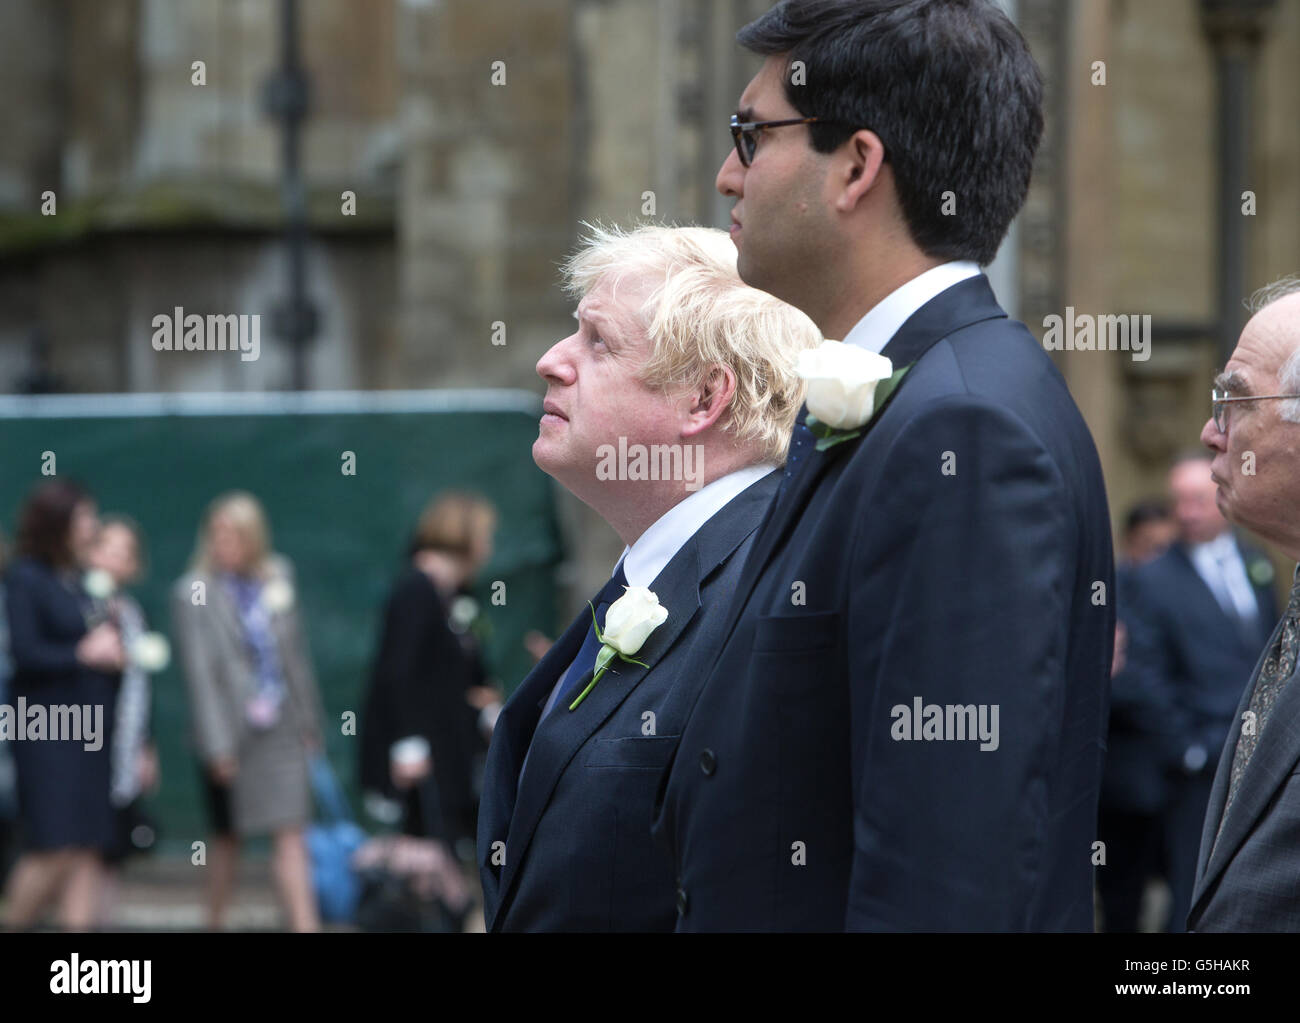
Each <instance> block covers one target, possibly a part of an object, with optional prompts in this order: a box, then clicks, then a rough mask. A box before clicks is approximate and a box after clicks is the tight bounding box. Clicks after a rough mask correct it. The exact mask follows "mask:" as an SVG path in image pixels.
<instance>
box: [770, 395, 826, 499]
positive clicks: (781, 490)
mask: <svg viewBox="0 0 1300 1023" xmlns="http://www.w3.org/2000/svg"><path fill="white" fill-rule="evenodd" d="M807 415H808V406H807V405H805V406H804V407H803V408H801V409H800V410H799V417H798V418H797V419H796V420H795V421H794V432H793V433H792V434H791V435H790V453H789V455H787V456H786V459H785V473H784V474H783V475H782V476H781V486H780V487H778V488H777V491H776V499H777V500H778V501H779V500H781V498H782V497H783V496H784V495H785V492H786V491H787V490H788V489H789V488H790V481H791V480H792V479H794V477H795V474H796V473H798V471H799V470H800V469H801V468H802V467H803V463H804V462H805V461H806V460H807V458H808V452H810V451H812V450H813V445H814V444H815V443H816V441H817V438H816V437H814V436H813V432H812V430H810V429H808V427H806V426H805V425H804V422H803V421H804V419H805V418H806V417H807Z"/></svg>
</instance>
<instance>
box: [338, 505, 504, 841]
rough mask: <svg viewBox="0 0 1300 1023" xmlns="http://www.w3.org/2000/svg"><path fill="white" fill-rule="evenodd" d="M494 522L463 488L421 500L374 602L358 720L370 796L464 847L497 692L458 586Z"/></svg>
mask: <svg viewBox="0 0 1300 1023" xmlns="http://www.w3.org/2000/svg"><path fill="white" fill-rule="evenodd" d="M496 521H497V515H496V511H495V509H494V508H493V507H492V505H491V504H489V503H488V502H487V501H485V500H483V499H482V498H479V497H474V496H472V495H468V494H460V493H448V494H445V495H443V496H441V497H439V498H437V499H436V500H434V501H432V502H431V503H430V504H429V505H428V506H427V507H426V508H425V510H424V512H423V514H422V515H421V516H420V521H419V524H418V525H417V527H416V530H415V536H414V537H413V539H412V541H411V544H410V548H409V562H408V564H407V566H406V568H405V570H404V571H403V572H402V573H401V575H400V576H399V577H398V579H397V581H396V583H395V584H394V585H393V589H392V591H391V593H390V595H389V598H388V603H387V606H386V607H385V610H384V623H383V629H382V633H381V636H380V640H379V648H378V651H377V653H376V655H375V661H374V668H373V671H372V673H371V679H370V689H369V692H368V694H367V698H366V703H365V711H364V716H363V719H362V737H361V785H362V788H363V790H365V791H366V792H367V795H368V797H369V798H368V802H369V803H370V805H372V806H374V805H375V803H376V800H375V798H374V797H375V796H379V797H381V799H380V801H379V805H381V806H382V805H383V800H389V801H395V802H396V803H397V804H399V805H400V810H399V813H400V814H401V815H402V817H403V829H404V830H405V831H406V832H407V833H408V834H412V835H421V836H429V837H436V838H442V839H445V840H446V841H448V842H449V843H450V844H452V845H453V846H457V845H459V847H460V850H461V851H462V852H465V851H468V853H469V855H471V856H472V854H473V853H472V849H473V842H474V834H475V818H476V807H475V792H474V776H473V775H474V759H475V755H476V753H477V752H479V751H480V750H481V749H482V748H483V742H484V740H483V739H482V737H481V736H480V734H479V727H478V724H479V721H480V717H481V714H482V713H483V711H484V709H485V708H487V707H488V706H489V705H490V704H492V703H493V701H494V700H495V699H496V698H497V697H498V695H499V694H497V693H496V691H495V690H492V689H489V688H488V687H486V685H485V676H484V670H483V665H482V661H481V660H480V656H479V647H478V639H477V636H476V627H475V622H476V619H478V617H479V616H478V614H477V607H476V605H475V602H474V601H473V599H472V598H470V597H469V596H468V590H469V588H470V585H471V584H472V582H473V580H474V577H475V576H476V575H477V574H478V572H479V570H480V569H481V568H482V567H483V566H484V565H485V564H486V563H487V561H488V559H489V558H490V557H491V554H492V534H493V532H494V531H495V529H496ZM430 782H432V784H430ZM466 843H468V845H467V844H466Z"/></svg>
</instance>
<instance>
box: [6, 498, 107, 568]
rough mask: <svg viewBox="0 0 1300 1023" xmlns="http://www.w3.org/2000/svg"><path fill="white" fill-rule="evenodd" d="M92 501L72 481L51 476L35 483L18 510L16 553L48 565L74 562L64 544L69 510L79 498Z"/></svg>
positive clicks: (69, 515) (80, 501)
mask: <svg viewBox="0 0 1300 1023" xmlns="http://www.w3.org/2000/svg"><path fill="white" fill-rule="evenodd" d="M93 500H94V497H92V496H91V493H90V491H89V490H87V489H86V488H85V487H84V486H82V485H81V484H80V483H78V482H76V481H75V480H63V479H55V480H50V481H48V482H46V483H42V484H40V485H39V486H37V487H36V489H35V490H33V491H32V492H31V493H30V494H28V495H27V500H26V501H24V502H23V506H22V509H21V510H20V511H19V513H18V537H17V544H16V548H17V550H16V553H17V554H19V555H23V556H25V557H29V558H35V559H36V560H37V561H42V562H44V563H45V564H46V565H49V566H50V567H51V568H66V567H67V566H69V565H72V564H74V563H75V562H76V554H75V552H74V551H73V550H72V547H71V546H70V544H69V543H68V539H69V533H70V532H71V528H72V513H73V512H74V511H75V510H76V508H77V505H79V504H81V503H82V502H83V501H93Z"/></svg>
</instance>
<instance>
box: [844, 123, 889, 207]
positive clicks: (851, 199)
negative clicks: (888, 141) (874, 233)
mask: <svg viewBox="0 0 1300 1023" xmlns="http://www.w3.org/2000/svg"><path fill="white" fill-rule="evenodd" d="M884 164H885V144H884V143H883V142H881V141H880V136H879V135H877V134H876V133H875V132H874V131H869V130H867V129H866V128H864V129H862V130H861V131H856V132H854V133H853V135H852V137H851V138H849V139H848V140H847V141H846V142H845V143H844V145H842V146H841V147H840V150H839V152H838V153H837V154H836V159H835V163H834V170H833V172H832V173H833V178H832V181H833V183H834V186H835V189H836V194H835V208H836V209H837V210H839V211H840V212H841V213H852V212H853V211H854V210H855V209H857V206H858V203H860V202H862V200H863V199H865V198H866V196H867V194H868V193H869V192H870V191H871V190H872V188H874V187H875V186H876V184H877V183H878V182H879V180H880V169H881V167H883V166H884Z"/></svg>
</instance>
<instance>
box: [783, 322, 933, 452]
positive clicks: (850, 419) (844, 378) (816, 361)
mask: <svg viewBox="0 0 1300 1023" xmlns="http://www.w3.org/2000/svg"><path fill="white" fill-rule="evenodd" d="M907 370H908V367H906V366H904V367H903V368H902V369H900V370H898V371H897V372H895V371H894V366H893V363H891V362H890V361H889V360H888V359H886V358H885V357H884V356H883V355H877V354H876V353H875V352H869V351H867V350H866V349H865V348H859V347H858V346H857V345H846V344H844V342H842V341H823V342H822V343H821V344H820V345H818V346H817V347H816V348H811V349H806V350H804V351H802V352H800V353H799V359H798V362H797V364H796V365H795V375H796V376H798V377H800V378H801V379H803V380H806V381H807V382H808V398H807V403H808V415H807V417H806V418H805V419H804V425H805V426H807V427H808V429H809V430H811V431H812V432H813V434H814V435H815V436H816V437H817V438H818V440H817V450H818V451H825V450H826V449H827V448H829V447H833V446H834V445H836V444H839V443H842V442H843V441H846V440H850V439H852V438H854V437H857V436H859V435H860V434H861V433H862V428H863V427H864V426H866V425H867V423H869V422H871V420H872V418H873V417H874V416H875V414H876V413H877V412H878V411H879V410H880V409H881V408H883V407H884V404H885V400H886V399H887V398H888V397H889V395H890V394H891V393H892V392H893V390H894V388H895V387H897V386H898V382H899V381H900V380H902V378H903V374H904V373H906V372H907Z"/></svg>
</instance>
